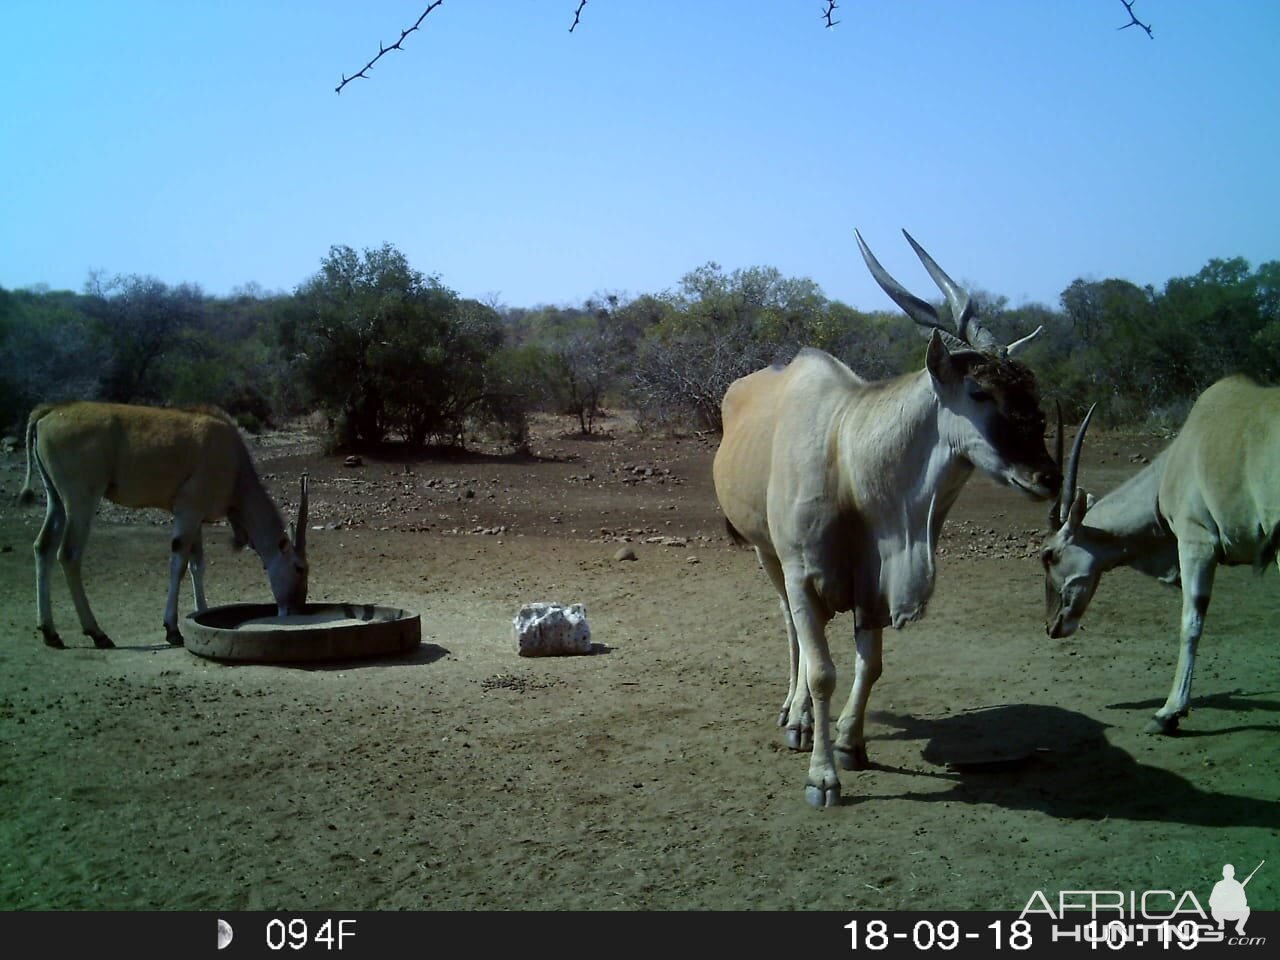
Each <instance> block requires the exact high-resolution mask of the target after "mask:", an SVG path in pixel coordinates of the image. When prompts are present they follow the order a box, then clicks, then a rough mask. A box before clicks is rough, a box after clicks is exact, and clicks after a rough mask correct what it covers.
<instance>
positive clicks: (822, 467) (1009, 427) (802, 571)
mask: <svg viewBox="0 0 1280 960" xmlns="http://www.w3.org/2000/svg"><path fill="white" fill-rule="evenodd" d="M904 233H905V231H904ZM857 239H858V243H859V246H860V248H861V250H862V254H863V257H864V259H865V260H866V263H867V266H868V268H869V269H870V270H871V272H872V275H873V276H874V277H875V278H876V280H877V282H878V283H879V284H880V286H881V287H882V288H883V289H884V290H885V292H886V293H888V294H889V296H890V297H891V298H892V299H893V300H894V302H895V303H897V304H898V305H899V306H901V307H902V308H903V310H904V311H905V312H906V313H907V314H908V315H909V316H911V317H912V319H914V320H915V321H916V322H917V323H918V324H920V325H922V326H923V327H925V328H928V330H929V332H930V340H929V345H928V349H927V351H926V357H925V369H923V370H920V371H917V372H915V373H910V374H906V375H904V376H900V377H897V378H895V379H891V380H886V381H878V382H868V381H865V380H863V379H862V378H860V377H859V376H858V375H857V374H855V373H854V372H853V371H852V370H851V369H850V368H849V367H848V366H846V365H845V364H844V363H842V362H840V361H839V360H837V359H836V358H835V357H832V356H830V355H829V354H826V353H823V352H821V351H818V350H813V349H806V350H802V351H801V352H800V353H799V354H798V355H797V356H796V358H795V359H794V360H792V361H791V363H790V364H788V365H787V366H785V367H771V368H767V369H763V370H758V371H756V372H754V373H751V374H749V375H747V376H745V377H742V378H741V379H739V380H737V381H735V382H734V383H733V384H731V385H730V387H729V389H728V390H727V391H726V393H725V396H724V400H723V402H722V413H723V417H724V434H723V438H722V440H721V443H720V447H719V449H718V450H717V451H716V455H715V460H714V465H713V474H714V481H715V489H716V496H717V499H718V500H719V503H720V507H721V509H722V510H723V512H724V515H725V518H726V521H727V523H728V525H729V529H730V532H731V534H732V535H733V536H734V538H735V540H738V541H739V542H743V543H746V544H749V545H751V546H752V547H754V548H755V552H756V556H757V558H758V560H759V562H760V565H761V567H763V569H764V570H765V572H766V573H767V574H768V576H769V579H770V581H771V582H772V584H773V586H774V588H775V589H776V590H777V592H778V595H779V597H780V600H781V607H782V614H783V621H784V625H785V628H786V633H787V638H788V646H789V650H790V678H789V683H788V691H787V697H786V700H785V701H784V702H783V706H782V712H781V715H780V717H779V720H778V722H779V725H780V726H783V727H785V728H786V733H785V737H786V741H787V744H788V745H789V746H790V747H791V748H792V749H797V750H799V749H805V748H810V747H811V748H812V754H811V757H810V762H809V774H808V780H807V783H806V787H805V797H806V800H807V801H808V802H809V803H810V804H811V805H813V806H833V805H835V804H836V803H838V802H839V799H840V781H839V777H838V775H837V772H836V765H835V763H836V756H837V755H838V757H839V761H840V765H841V766H843V767H844V768H845V769H850V770H857V769H864V768H865V767H866V766H867V764H868V760H867V751H866V740H865V736H864V732H863V727H864V721H865V716H866V707H867V700H868V698H869V696H870V692H871V687H872V685H873V684H874V683H875V681H876V679H877V678H878V677H879V676H880V673H881V639H882V633H883V630H884V628H885V627H894V628H898V627H902V626H904V625H905V624H907V623H909V622H911V621H913V620H916V619H918V618H920V617H921V616H923V615H924V613H925V608H926V605H927V603H928V600H929V597H930V594H931V593H932V591H933V586H934V578H935V574H936V565H935V554H936V550H937V543H938V537H939V534H940V532H941V529H942V525H943V521H944V520H945V519H946V516H947V512H948V511H949V510H950V509H951V506H952V505H953V504H954V502H955V499H956V497H957V496H958V494H959V493H960V491H961V489H962V488H963V486H964V484H965V482H966V481H967V480H968V478H969V476H970V474H971V473H972V471H973V468H974V467H978V468H979V469H981V470H982V471H983V472H985V473H987V474H989V475H990V476H991V477H993V478H995V479H996V480H997V481H998V482H1001V483H1003V484H1007V485H1008V486H1011V487H1013V488H1015V489H1017V490H1020V491H1022V492H1024V493H1026V494H1029V495H1030V496H1032V497H1034V498H1037V499H1048V498H1049V497H1052V496H1054V495H1055V494H1056V493H1057V491H1058V487H1059V482H1060V476H1059V473H1058V467H1057V464H1055V463H1054V461H1053V460H1052V459H1051V458H1050V456H1049V453H1048V451H1047V450H1046V449H1045V445H1044V427H1045V421H1044V415H1043V413H1042V412H1041V410H1040V405H1039V401H1038V397H1037V388H1036V382H1035V378H1034V376H1033V375H1032V373H1031V371H1030V370H1029V369H1028V368H1027V367H1026V366H1024V365H1023V364H1022V363H1020V362H1018V361H1016V360H1013V359H1010V357H1009V354H1010V353H1015V352H1017V351H1018V350H1019V349H1021V347H1022V346H1024V345H1025V344H1026V343H1027V342H1028V341H1029V339H1030V338H1029V337H1027V338H1023V339H1022V340H1020V341H1018V342H1016V343H1015V344H1012V345H1010V346H1009V347H1004V346H1001V345H999V344H997V343H996V342H995V341H994V339H993V338H992V337H991V336H990V335H989V334H988V333H987V331H986V330H985V329H983V328H982V327H981V325H980V323H979V322H978V318H977V317H976V315H975V313H974V310H973V306H972V303H971V301H970V298H969V296H968V295H967V294H966V293H964V291H962V290H961V289H960V288H959V287H958V286H956V285H955V284H954V283H953V282H952V281H951V279H950V278H949V277H947V276H946V274H945V273H943V272H942V271H941V269H940V268H939V267H938V266H937V264H936V263H934V262H933V260H932V258H930V257H929V255H928V254H927V253H925V252H924V250H923V249H922V248H920V247H919V246H918V245H917V244H916V243H915V241H914V240H912V239H911V237H910V235H909V234H908V235H907V240H908V241H909V242H910V243H911V245H912V246H913V247H914V248H915V250H916V253H917V255H918V256H919V257H920V259H921V261H922V262H923V263H924V265H925V267H926V269H927V270H928V271H929V273H930V274H931V276H933V278H934V280H935V282H936V283H937V284H938V286H939V287H940V288H941V289H942V291H943V293H944V294H945V295H946V297H947V301H948V305H949V307H950V313H951V320H952V323H953V325H954V332H952V331H951V330H949V329H947V327H946V326H944V324H943V323H942V321H941V319H940V317H939V314H938V313H937V311H936V310H935V309H934V308H933V307H932V306H931V305H930V304H928V303H926V302H925V301H923V300H921V299H919V298H917V297H914V296H913V295H911V294H910V293H908V292H907V291H906V290H905V289H904V288H902V287H901V285H899V284H898V283H897V281H895V280H893V278H892V277H890V276H889V275H888V274H887V273H886V272H885V271H884V269H883V268H882V267H881V266H880V264H879V263H878V262H877V261H876V259H875V257H874V256H872V254H871V251H870V250H869V249H868V248H867V246H866V244H865V243H863V241H862V237H861V236H860V235H858V237H857ZM1033 336H1034V334H1033ZM849 610H852V611H853V616H854V634H855V646H856V651H857V659H856V666H855V672H854V679H853V685H852V689H851V691H850V696H849V701H848V704H847V705H846V707H845V709H844V711H843V712H842V713H841V714H840V717H839V720H838V723H837V725H836V727H837V734H836V737H835V741H834V744H833V741H832V738H831V734H830V723H829V721H830V700H831V696H832V693H833V691H834V687H835V681H836V675H835V667H834V665H833V663H832V660H831V656H830V652H829V649H828V645H827V639H826V627H827V624H828V623H829V622H830V621H831V619H832V618H833V617H834V616H835V615H836V614H837V613H840V612H842V611H849Z"/></svg>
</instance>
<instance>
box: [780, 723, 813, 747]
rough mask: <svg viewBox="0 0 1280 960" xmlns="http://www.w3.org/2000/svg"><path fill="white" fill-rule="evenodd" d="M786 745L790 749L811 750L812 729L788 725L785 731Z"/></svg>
mask: <svg viewBox="0 0 1280 960" xmlns="http://www.w3.org/2000/svg"><path fill="white" fill-rule="evenodd" d="M786 741H787V747H788V748H790V749H791V750H812V749H813V731H812V730H809V729H805V728H800V729H796V728H794V727H789V728H788V729H787V732H786Z"/></svg>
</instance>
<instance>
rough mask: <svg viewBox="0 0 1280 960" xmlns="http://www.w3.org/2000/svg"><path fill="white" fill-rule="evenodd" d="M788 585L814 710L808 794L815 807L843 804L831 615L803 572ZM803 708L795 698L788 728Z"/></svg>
mask: <svg viewBox="0 0 1280 960" xmlns="http://www.w3.org/2000/svg"><path fill="white" fill-rule="evenodd" d="M786 584H787V600H788V601H789V606H790V609H791V618H792V621H793V622H794V623H795V629H796V638H797V640H798V642H799V647H800V656H799V662H800V665H801V667H802V668H803V672H802V673H801V675H800V677H799V678H797V681H796V682H797V683H801V682H803V683H805V684H807V686H808V689H809V699H810V703H811V706H812V709H813V750H812V752H811V753H810V754H809V778H808V781H807V782H806V783H805V789H804V796H805V800H806V801H807V802H808V803H809V805H810V806H812V807H834V806H837V805H839V803H840V777H839V775H838V774H837V773H836V764H835V757H834V755H833V752H832V747H831V694H832V692H833V691H834V690H835V686H836V667H835V664H834V663H832V662H831V653H830V651H829V650H828V648H827V633H826V631H827V623H828V621H830V619H831V617H830V615H829V614H828V613H827V612H826V607H825V605H824V604H823V603H822V601H821V600H820V599H819V598H818V596H817V593H816V592H815V591H814V589H813V586H812V584H811V583H810V582H809V579H808V578H807V577H805V576H804V575H803V574H800V575H793V574H790V573H788V574H787V577H786ZM799 710H800V705H799V704H798V703H797V702H796V701H795V700H794V699H793V701H792V703H791V718H792V719H789V720H788V721H787V727H788V729H791V726H792V722H793V720H795V719H796V717H797V714H798V712H799Z"/></svg>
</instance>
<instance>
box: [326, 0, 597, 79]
mask: <svg viewBox="0 0 1280 960" xmlns="http://www.w3.org/2000/svg"><path fill="white" fill-rule="evenodd" d="M583 2H584V3H585V2H586V0H583ZM442 3H444V0H432V3H430V4H428V6H427V9H425V10H423V11H422V16H420V17H418V19H417V20H415V21H414V24H413V26H412V27H409V28H408V29H406V30H401V31H400V39H399V40H397V41H396V42H395V43H393V44H391V46H389V47H384V46H383V45H382V41H378V55H377V56H376V57H374V58H373V59H372V60H370V61H369V62H368V63H366V64H365V65H364V66H363V67H362V68H361V69H360V70H359V71H357V72H356V73H353V74H352V75H351V76H349V77H348V76H347V75H346V74H345V73H344V74H343V75H342V82H341V83H340V84H338V85H337V87H335V88H334V91H333V92H334V93H341V92H342V88H343V87H345V86H346V85H347V84H348V83H350V82H351V81H352V80H354V79H356V77H361V78H363V79H365V80H368V79H369V70H370V69H371V68H372V67H373V65H374V64H375V63H377V62H378V61H379V60H381V59H382V55H383V54H384V53H388V52H390V51H392V50H400V49H403V48H402V47H401V46H400V44H402V43H404V38H405V37H407V36H408V35H409V34H411V33H413V31H415V30H417V29H418V27H420V26H421V25H422V21H423V20H425V19H426V18H427V14H428V13H430V12H431V11H432V10H434V9H435V8H436V7H438V6H440V4H442Z"/></svg>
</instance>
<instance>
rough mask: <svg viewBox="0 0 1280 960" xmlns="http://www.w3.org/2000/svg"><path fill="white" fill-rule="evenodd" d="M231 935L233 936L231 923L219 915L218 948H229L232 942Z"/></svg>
mask: <svg viewBox="0 0 1280 960" xmlns="http://www.w3.org/2000/svg"><path fill="white" fill-rule="evenodd" d="M231 937H232V933H231V924H229V923H227V921H225V920H223V919H222V918H221V917H219V918H218V949H219V950H225V949H227V945H228V944H229V943H231Z"/></svg>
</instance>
